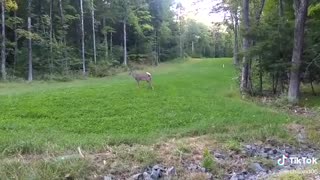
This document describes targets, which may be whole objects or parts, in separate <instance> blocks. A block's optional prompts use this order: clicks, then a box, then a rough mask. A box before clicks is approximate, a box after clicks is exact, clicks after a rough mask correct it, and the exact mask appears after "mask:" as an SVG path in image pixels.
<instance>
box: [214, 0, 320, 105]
mask: <svg viewBox="0 0 320 180" xmlns="http://www.w3.org/2000/svg"><path fill="white" fill-rule="evenodd" d="M213 10H214V11H215V12H219V11H224V12H228V13H229V16H228V17H227V18H226V19H225V24H227V25H228V27H229V28H230V29H232V30H233V37H234V64H235V65H236V66H237V67H238V69H239V72H240V73H239V74H240V78H239V82H240V90H241V92H242V93H243V94H250V95H265V94H268V95H270V93H272V94H287V97H288V100H289V101H290V102H291V103H297V102H298V101H299V97H300V95H301V93H300V91H301V89H303V88H304V87H308V89H311V90H310V91H311V92H312V93H313V94H314V95H315V94H316V88H315V86H314V84H316V83H319V81H320V66H319V64H320V48H319V45H320V32H319V25H320V2H319V0H251V1H249V0H222V1H220V3H219V4H218V5H217V6H216V7H214V8H213ZM301 82H303V87H300V84H301ZM309 85H310V86H309ZM309 87H310V88H309Z"/></svg>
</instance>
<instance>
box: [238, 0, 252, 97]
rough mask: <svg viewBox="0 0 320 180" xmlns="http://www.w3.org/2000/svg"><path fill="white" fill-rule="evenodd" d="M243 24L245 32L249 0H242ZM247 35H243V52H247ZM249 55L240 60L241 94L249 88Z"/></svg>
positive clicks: (248, 26)
mask: <svg viewBox="0 0 320 180" xmlns="http://www.w3.org/2000/svg"><path fill="white" fill-rule="evenodd" d="M243 21H244V22H243V24H244V28H245V32H246V33H248V32H249V28H250V24H249V23H250V19H249V0H243ZM249 42H250V41H249V38H248V36H247V35H245V36H244V37H243V51H244V52H245V53H247V52H248V50H249V47H250V43H249ZM249 73H250V70H249V57H248V55H247V54H245V55H244V56H243V60H242V69H241V82H240V91H241V93H242V94H245V93H247V92H248V90H249V85H250V82H249V81H250V79H249Z"/></svg>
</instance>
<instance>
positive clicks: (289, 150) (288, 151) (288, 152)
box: [285, 147, 293, 154]
mask: <svg viewBox="0 0 320 180" xmlns="http://www.w3.org/2000/svg"><path fill="white" fill-rule="evenodd" d="M285 152H286V153H287V154H292V153H293V149H292V148H290V147H287V148H286V149H285Z"/></svg>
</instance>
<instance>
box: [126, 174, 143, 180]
mask: <svg viewBox="0 0 320 180" xmlns="http://www.w3.org/2000/svg"><path fill="white" fill-rule="evenodd" d="M129 179H130V180H144V177H143V174H142V173H139V174H135V175H133V176H131V177H130V178H129Z"/></svg>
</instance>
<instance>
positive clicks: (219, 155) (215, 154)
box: [214, 152, 226, 159]
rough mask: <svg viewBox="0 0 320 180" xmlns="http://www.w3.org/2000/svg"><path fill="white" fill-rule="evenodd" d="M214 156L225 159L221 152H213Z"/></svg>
mask: <svg viewBox="0 0 320 180" xmlns="http://www.w3.org/2000/svg"><path fill="white" fill-rule="evenodd" d="M214 157H216V158H218V159H225V158H226V157H225V156H224V155H223V154H220V153H217V152H216V153H214Z"/></svg>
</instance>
